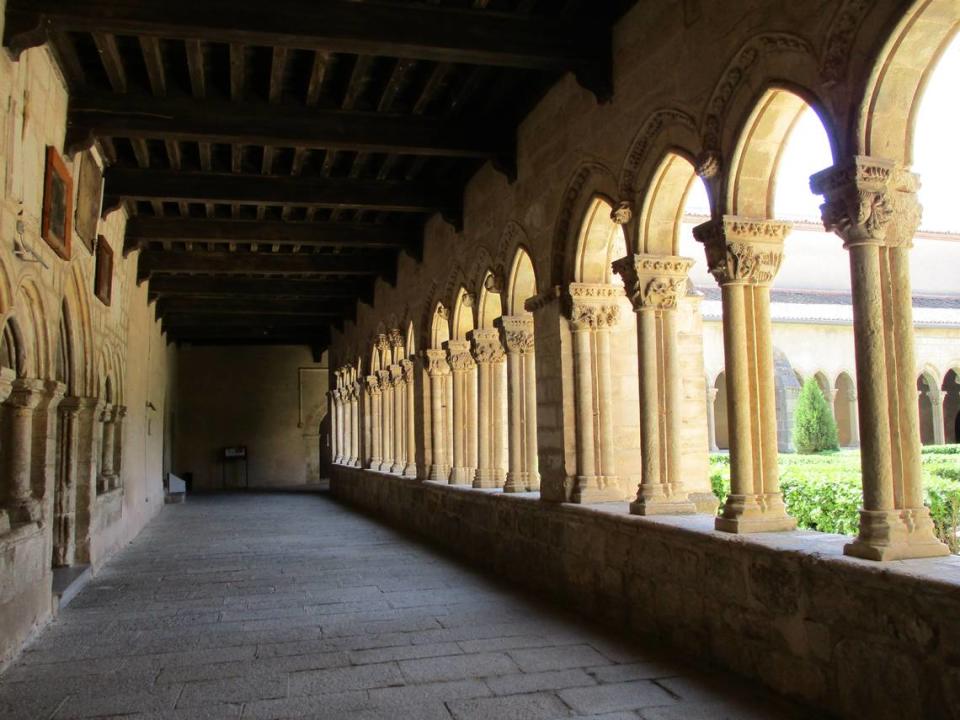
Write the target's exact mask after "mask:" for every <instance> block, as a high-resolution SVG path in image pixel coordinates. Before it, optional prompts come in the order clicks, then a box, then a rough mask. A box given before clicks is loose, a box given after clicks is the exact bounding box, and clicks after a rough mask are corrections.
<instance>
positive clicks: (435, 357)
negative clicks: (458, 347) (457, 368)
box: [424, 350, 450, 377]
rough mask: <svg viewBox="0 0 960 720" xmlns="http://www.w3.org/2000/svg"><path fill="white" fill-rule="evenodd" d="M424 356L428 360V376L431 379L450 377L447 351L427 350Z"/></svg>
mask: <svg viewBox="0 0 960 720" xmlns="http://www.w3.org/2000/svg"><path fill="white" fill-rule="evenodd" d="M424 355H425V356H426V359H427V374H428V375H429V376H430V377H437V376H440V375H448V374H449V373H450V365H449V364H448V363H447V351H446V350H425V351H424Z"/></svg>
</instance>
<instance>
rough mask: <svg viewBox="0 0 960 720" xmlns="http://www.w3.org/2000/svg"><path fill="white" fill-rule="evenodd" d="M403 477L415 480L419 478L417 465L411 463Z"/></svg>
mask: <svg viewBox="0 0 960 720" xmlns="http://www.w3.org/2000/svg"><path fill="white" fill-rule="evenodd" d="M403 477H405V478H415V477H417V466H416V464H415V463H409V464H408V465H407V466H406V467H405V468H404V469H403Z"/></svg>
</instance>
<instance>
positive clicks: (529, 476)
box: [520, 328, 540, 492]
mask: <svg viewBox="0 0 960 720" xmlns="http://www.w3.org/2000/svg"><path fill="white" fill-rule="evenodd" d="M520 357H521V358H522V364H523V432H524V444H523V458H524V473H525V475H524V477H525V480H526V483H527V492H536V491H538V490H540V456H539V455H538V454H537V359H536V355H535V353H534V349H533V330H532V328H531V334H530V350H529V351H528V352H524V353H522V354H521V356H520Z"/></svg>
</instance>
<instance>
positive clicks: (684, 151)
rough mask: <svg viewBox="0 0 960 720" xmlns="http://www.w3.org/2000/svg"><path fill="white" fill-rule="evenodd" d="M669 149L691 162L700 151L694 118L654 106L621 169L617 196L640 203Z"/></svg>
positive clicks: (674, 110)
mask: <svg viewBox="0 0 960 720" xmlns="http://www.w3.org/2000/svg"><path fill="white" fill-rule="evenodd" d="M668 152H674V153H676V154H678V155H681V156H684V157H686V158H687V159H688V160H690V162H691V164H694V163H695V160H694V158H696V157H697V155H698V154H699V152H700V137H699V135H698V134H697V124H696V120H695V118H694V117H693V116H692V115H690V114H689V113H686V112H684V111H683V110H679V109H676V108H661V109H660V110H656V111H654V112H653V113H651V114H650V115H649V116H647V119H646V120H644V122H643V124H642V125H641V126H640V129H639V130H638V131H637V134H636V135H635V136H634V138H633V142H631V143H630V149H629V150H628V151H627V156H626V158H625V159H624V161H623V167H622V168H621V170H620V182H619V188H620V191H619V198H620V199H621V200H629V201H630V202H631V203H632V204H633V206H634V207H635V208H636V207H640V205H641V204H642V203H643V202H644V201H645V195H646V194H647V190H648V188H650V187H651V185H652V183H653V182H654V181H655V178H656V175H657V171H658V169H659V165H660V163H661V161H662V160H661V159H662V158H663V156H664V155H666V154H667V153H668Z"/></svg>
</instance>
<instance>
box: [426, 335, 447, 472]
mask: <svg viewBox="0 0 960 720" xmlns="http://www.w3.org/2000/svg"><path fill="white" fill-rule="evenodd" d="M426 357H427V376H428V377H429V378H430V426H431V427H430V433H431V434H430V438H431V443H430V444H431V450H432V454H433V457H432V461H433V462H431V464H430V473H429V479H430V480H436V481H439V482H447V481H448V480H449V478H450V460H449V458H447V443H446V431H445V429H444V425H445V424H446V418H447V410H446V397H447V381H448V380H449V378H450V365H449V364H448V363H447V351H446V350H427V351H426Z"/></svg>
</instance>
